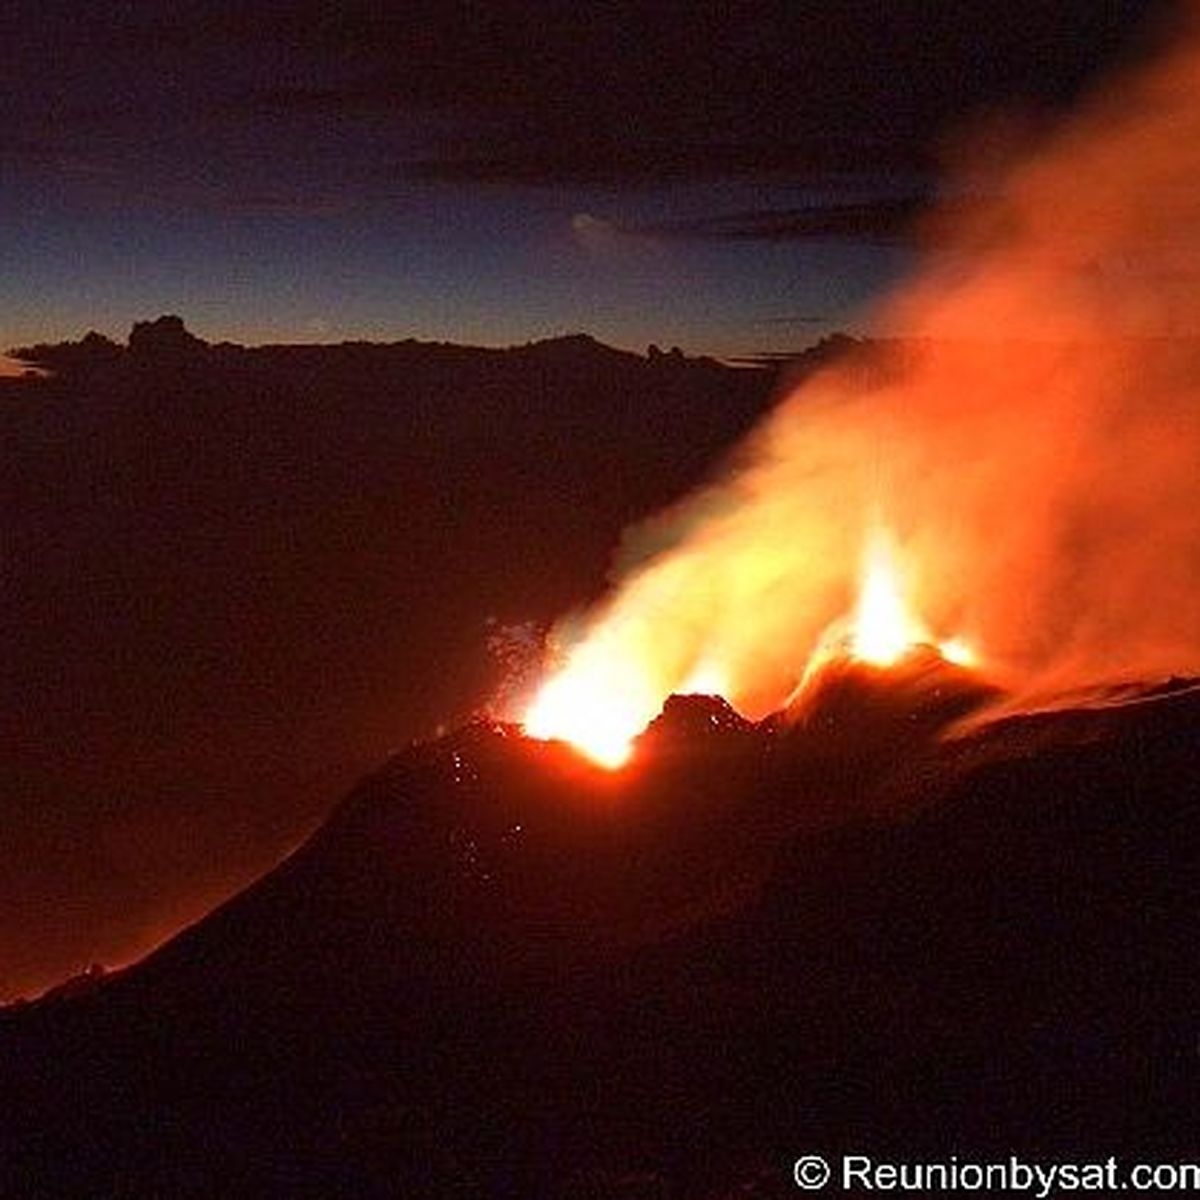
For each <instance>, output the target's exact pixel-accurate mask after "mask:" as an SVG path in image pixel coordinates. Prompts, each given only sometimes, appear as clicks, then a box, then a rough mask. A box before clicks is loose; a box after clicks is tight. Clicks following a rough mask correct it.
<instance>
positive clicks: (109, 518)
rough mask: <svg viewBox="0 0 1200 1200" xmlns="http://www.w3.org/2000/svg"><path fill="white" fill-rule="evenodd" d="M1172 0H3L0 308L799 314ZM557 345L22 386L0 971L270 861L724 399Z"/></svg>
mask: <svg viewBox="0 0 1200 1200" xmlns="http://www.w3.org/2000/svg"><path fill="white" fill-rule="evenodd" d="M1165 9H1166V6H1165V5H1163V4H1160V3H1149V2H1148V0H1141V2H1134V0H1122V2H1113V3H1105V4H1097V3H1096V2H1095V0H1069V2H1060V3H1051V2H1047V0H1011V2H1010V3H1007V4H1004V5H1000V4H993V3H986V4H983V3H981V4H966V3H949V2H940V3H902V2H899V0H893V2H887V3H874V4H870V3H853V2H838V3H832V2H827V3H822V4H808V3H800V2H793V3H781V4H768V3H724V4H720V5H709V4H678V5H677V4H666V3H658V4H615V3H608V4H605V5H595V6H587V5H581V4H579V3H571V4H561V5H559V4H541V5H535V4H523V5H514V4H489V5H473V6H461V5H451V4H445V3H439V4H436V5H428V4H406V5H405V4H394V3H393V4H382V3H378V2H376V3H360V2H357V0H345V2H342V3H313V2H311V0H301V2H299V3H291V4H269V3H257V4H255V3H246V2H244V0H242V2H236V3H218V2H216V0H192V2H190V3H185V2H182V0H176V2H170V0H167V2H162V3H145V4H140V3H134V2H129V3H122V4H117V3H109V2H105V0H95V2H91V3H79V0H72V2H70V3H66V2H64V0H38V2H37V3H27V2H26V0H14V2H10V3H7V4H5V5H3V6H0V47H3V70H2V71H0V92H2V95H3V101H2V106H0V113H2V114H3V120H2V121H0V230H2V239H0V349H3V348H9V347H13V346H18V345H26V344H29V343H33V342H53V341H58V340H60V339H64V338H78V337H80V336H81V335H82V334H83V333H84V332H85V331H87V330H89V329H95V330H98V331H100V332H102V333H104V334H106V335H108V336H110V337H113V338H115V339H118V340H124V339H125V337H126V336H127V334H128V332H129V329H130V326H131V325H132V324H133V322H135V321H138V320H144V319H147V318H152V317H155V316H157V315H158V314H160V313H178V314H180V315H181V316H182V317H183V318H184V319H185V320H186V322H187V324H188V326H189V328H191V329H192V330H194V331H195V332H196V333H197V334H199V335H201V336H202V337H204V338H206V339H208V340H209V341H219V340H224V339H229V340H233V341H238V342H241V343H244V344H247V345H255V344H259V343H263V342H338V341H342V340H345V339H371V340H376V341H392V340H399V339H404V338H409V337H415V338H419V339H441V340H447V341H453V342H459V343H467V344H474V345H493V346H506V345H513V344H518V343H524V342H527V341H530V340H533V339H539V338H544V337H549V336H553V335H558V334H563V333H567V332H573V331H584V332H586V333H588V334H591V335H594V336H595V337H596V338H599V339H600V340H601V341H604V342H607V343H609V344H612V345H615V346H618V347H622V348H626V349H632V350H635V351H637V352H638V353H641V352H644V351H645V349H646V347H647V346H648V345H649V344H650V343H656V344H658V345H659V346H661V347H663V348H664V349H665V348H667V347H669V346H674V345H677V346H679V347H681V348H682V349H684V350H685V351H687V352H689V353H697V354H700V353H703V354H713V355H717V356H738V355H747V354H755V353H763V352H772V351H784V350H789V349H795V348H798V347H802V346H804V345H807V344H810V343H813V342H815V341H817V340H818V339H819V338H821V337H822V336H824V335H826V334H829V333H832V332H835V331H839V330H851V331H854V330H857V329H860V328H862V323H863V322H864V321H865V320H866V313H867V311H868V307H869V301H870V300H871V298H872V297H874V296H877V295H878V294H879V293H880V291H881V289H882V288H884V287H886V285H887V284H888V283H889V282H891V281H893V280H895V279H897V278H898V277H900V276H901V275H902V274H903V273H904V272H905V271H906V269H908V268H909V267H911V266H912V264H913V262H914V258H915V254H916V250H915V248H914V246H913V245H912V243H911V241H910V240H909V238H908V236H907V231H908V229H909V225H910V222H911V219H912V217H913V214H914V212H915V211H916V209H918V208H919V207H920V206H921V205H923V204H925V203H927V202H928V201H929V200H930V199H931V198H932V197H933V196H934V195H935V194H936V193H937V190H938V183H937V180H938V179H939V163H940V162H941V161H942V160H943V159H944V157H945V156H946V155H947V154H948V153H952V151H951V150H949V149H948V148H952V147H954V146H955V145H956V144H961V142H962V140H963V139H964V138H969V134H970V131H971V130H972V129H976V128H979V127H980V124H981V123H985V124H989V125H990V124H992V123H994V122H995V121H997V120H998V118H999V116H1000V115H1003V114H1006V113H1007V114H1013V113H1015V114H1017V116H1018V117H1019V118H1020V120H1021V121H1022V122H1025V123H1029V122H1036V120H1037V119H1038V114H1044V113H1047V112H1054V111H1058V110H1061V109H1063V108H1064V107H1066V106H1067V105H1069V104H1070V102H1071V100H1072V98H1073V97H1075V96H1076V95H1078V94H1079V92H1080V91H1081V89H1083V88H1084V87H1085V86H1086V85H1087V84H1088V82H1089V81H1090V80H1092V79H1094V78H1095V77H1096V76H1097V75H1098V74H1100V73H1102V72H1104V71H1106V70H1109V69H1111V68H1112V67H1113V66H1114V64H1116V63H1118V62H1119V61H1120V60H1121V59H1122V58H1133V57H1136V56H1137V55H1138V54H1139V53H1140V52H1141V51H1142V50H1144V48H1145V46H1146V44H1147V42H1148V41H1150V40H1152V39H1153V37H1154V36H1155V31H1156V30H1157V29H1158V28H1159V20H1158V18H1159V17H1160V15H1161V14H1162V13H1163V12H1164V11H1165ZM577 349H578V348H576V350H577ZM576 350H572V349H571V348H570V347H567V349H566V350H565V351H563V353H564V354H566V355H567V356H568V358H567V359H565V360H563V361H564V362H565V366H564V368H563V369H564V372H565V373H564V374H563V375H562V379H563V380H566V381H567V382H565V383H563V385H562V387H561V388H560V389H559V390H556V391H555V392H554V393H553V394H552V395H551V394H549V393H548V392H547V393H546V394H544V395H539V396H538V397H537V398H536V401H537V403H536V404H534V403H526V400H527V399H529V398H528V397H524V396H521V395H511V394H509V393H506V392H504V388H505V387H509V386H511V385H509V384H500V383H495V381H494V380H493V381H492V384H489V386H493V384H494V388H495V390H494V392H492V393H489V394H488V396H486V397H483V398H482V400H481V399H480V398H479V397H476V396H475V395H473V394H472V391H471V386H470V379H471V378H474V377H468V376H464V379H465V380H466V382H465V383H464V384H463V386H462V387H461V389H460V390H461V392H462V396H461V400H459V401H456V402H455V403H454V404H451V405H449V406H448V407H442V408H438V407H436V405H435V404H434V402H433V401H431V400H428V397H429V396H434V397H435V399H436V398H437V397H439V396H440V395H441V392H438V390H437V387H434V386H433V385H432V384H430V385H429V388H430V389H432V390H427V392H420V391H419V389H417V391H415V392H413V394H419V396H423V397H425V400H422V401H421V403H426V401H428V405H429V409H428V413H424V414H423V413H421V412H416V411H415V410H412V411H410V410H405V416H404V419H403V420H400V419H398V417H397V412H398V410H397V409H396V408H395V407H394V406H393V399H394V397H393V396H392V395H390V394H383V393H382V392H380V393H379V394H377V393H376V390H375V385H374V382H373V378H372V376H371V372H370V370H368V369H367V368H365V367H364V368H362V369H361V370H360V369H359V368H357V367H353V364H352V368H353V369H351V370H350V375H351V376H352V378H351V379H350V382H347V381H346V379H347V377H345V376H342V377H339V378H338V380H336V381H335V382H334V383H330V382H329V379H328V378H326V380H325V385H324V388H325V390H324V391H321V390H320V388H319V387H318V386H317V385H316V384H314V385H313V389H308V388H307V384H304V385H303V386H302V385H301V384H297V383H296V380H295V379H291V381H290V382H289V383H288V384H287V386H286V387H284V386H282V385H277V382H272V381H271V380H270V379H267V378H266V377H265V376H247V377H246V378H245V379H244V380H243V381H242V382H243V383H244V385H245V386H244V390H240V391H239V390H236V389H234V391H232V392H231V391H230V390H229V386H230V385H229V380H228V379H223V380H215V381H208V380H205V379H203V378H199V379H189V380H187V381H186V383H180V382H179V381H178V380H176V381H175V382H174V383H172V382H170V381H169V380H168V381H167V382H164V381H163V380H158V379H153V378H150V377H149V376H147V377H144V378H142V382H141V383H140V384H139V385H138V389H135V390H136V394H132V393H131V394H130V395H126V394H124V393H123V392H121V391H120V389H119V388H118V389H115V390H114V389H113V388H109V389H108V390H107V391H102V392H101V393H97V394H96V395H92V394H90V393H88V392H87V390H86V389H83V390H82V391H72V390H71V389H70V388H67V389H66V390H65V391H55V390H53V387H52V386H51V387H50V388H49V390H46V391H44V392H39V391H38V390H37V387H38V386H39V385H29V386H28V387H25V388H24V390H23V391H22V390H21V389H20V388H18V387H17V385H13V389H12V390H11V391H5V397H6V399H5V404H6V408H5V409H4V411H3V412H2V413H0V453H2V454H3V458H2V459H0V639H3V642H2V644H3V652H4V658H5V666H4V668H3V669H2V670H0V686H2V688H3V691H2V693H0V717H2V720H0V833H2V835H3V843H2V845H0V913H2V914H3V921H0V1000H2V999H4V998H5V997H7V996H10V995H13V994H15V993H17V992H25V991H31V990H36V989H37V988H39V987H44V986H46V985H47V984H49V983H51V982H53V981H54V980H55V979H60V978H62V977H63V976H64V975H66V974H67V973H68V972H70V971H72V970H76V969H78V968H80V967H81V966H83V965H84V964H86V963H88V962H90V961H92V960H95V959H99V960H103V961H107V962H110V963H113V962H118V961H121V960H122V959H123V958H127V957H128V956H129V955H130V954H134V953H137V952H140V951H143V950H145V949H146V948H147V947H148V946H149V945H151V944H153V943H154V942H156V941H158V940H160V939H161V938H162V937H163V936H165V935H167V934H169V933H170V932H172V931H173V930H174V929H175V928H177V927H178V926H179V924H180V923H181V922H183V921H186V920H189V919H194V918H196V917H198V916H199V915H201V914H202V913H203V912H204V911H205V910H206V908H207V907H209V906H210V905H211V904H213V903H215V902H216V901H218V900H219V899H221V898H222V897H224V896H226V895H228V894H229V893H230V892H231V891H232V890H233V889H234V888H236V887H238V886H241V885H243V884H245V883H246V882H247V881H248V880H250V879H252V878H254V877H255V876H256V875H257V874H258V873H260V872H261V871H262V870H264V869H266V868H267V867H269V866H270V865H272V863H274V862H275V861H278V859H279V857H280V856H281V855H283V854H284V853H286V852H287V851H288V850H290V849H291V848H292V847H294V846H295V845H296V844H297V843H298V842H299V841H300V840H301V839H302V838H303V837H304V836H305V834H306V833H307V832H309V831H310V830H311V829H312V828H313V827H314V826H315V825H316V824H317V823H318V822H319V820H320V819H321V817H322V816H323V814H324V813H326V812H327V811H328V809H329V807H330V805H331V804H333V803H334V802H335V801H336V800H337V798H338V796H339V795H340V794H341V793H342V792H343V791H344V790H345V788H346V787H348V786H349V785H350V784H351V783H353V782H354V780H355V779H356V778H357V777H359V776H360V775H361V774H362V772H363V771H365V770H367V769H368V768H370V767H371V766H373V765H375V764H377V763H378V762H379V761H380V760H381V758H382V757H383V755H384V754H386V753H387V751H388V750H389V749H392V748H394V747H397V746H400V745H403V744H404V743H405V742H406V740H407V739H409V738H412V737H416V736H428V735H429V734H430V733H431V732H432V731H433V728H434V727H435V723H436V722H437V721H440V720H451V719H453V718H455V717H456V716H461V714H462V713H463V712H464V711H469V709H470V706H471V705H472V704H473V703H474V702H475V700H476V699H477V697H476V695H475V693H474V692H473V691H472V690H471V687H473V686H476V685H478V684H479V682H480V679H481V678H482V674H483V672H482V669H481V668H480V667H479V660H480V658H481V656H482V653H483V641H484V634H485V628H484V619H485V618H486V617H488V616H495V617H496V618H497V619H498V620H500V621H503V622H521V621H526V620H537V621H543V622H545V621H549V620H550V619H552V618H554V617H555V616H557V615H559V614H560V613H561V612H562V611H563V610H564V608H565V607H566V606H568V605H570V604H576V603H580V602H581V601H583V600H586V599H588V598H589V596H588V595H581V594H580V589H581V588H587V589H591V591H592V594H594V592H595V590H597V589H598V588H599V587H600V586H601V585H602V582H603V577H604V571H605V569H606V566H607V555H608V553H609V552H610V550H611V548H612V546H613V545H614V544H615V542H616V538H617V536H618V533H619V531H620V529H621V527H622V526H623V525H624V524H627V523H628V522H630V521H632V520H634V519H636V518H638V517H640V516H642V515H644V513H645V512H646V511H647V506H652V505H657V504H661V503H663V502H665V501H666V500H667V499H669V498H671V495H672V494H679V493H680V492H682V491H685V490H686V489H687V487H688V486H690V485H691V484H692V483H694V482H695V474H696V473H697V472H698V471H699V470H700V469H701V468H702V467H703V465H704V463H705V462H706V461H707V458H706V456H708V455H711V454H713V453H715V452H716V451H717V450H718V449H719V448H720V447H719V446H717V445H715V444H714V443H715V442H716V441H717V433H718V432H719V431H721V430H725V429H726V426H722V425H720V420H726V418H728V420H727V427H728V429H730V430H732V429H734V427H735V426H736V425H737V421H738V420H739V419H740V418H739V417H738V416H737V414H736V413H734V415H733V416H732V417H729V416H728V413H726V414H725V415H724V416H721V414H720V406H719V404H717V403H715V402H714V404H713V407H712V409H711V411H712V413H714V414H717V415H716V416H715V417H714V421H713V423H712V424H711V426H710V427H709V428H708V429H707V430H701V431H697V430H693V429H689V430H687V431H681V430H679V428H678V425H677V424H672V422H677V421H678V420H679V419H680V418H679V417H678V410H676V409H671V408H670V405H669V403H667V401H669V400H670V397H668V398H667V401H664V404H665V405H666V407H664V408H663V410H662V411H661V412H656V413H654V414H650V413H648V412H647V414H642V413H639V412H638V411H635V410H634V409H632V408H629V409H628V411H624V410H623V411H622V413H621V415H620V420H619V421H618V420H616V419H615V418H614V417H613V416H612V414H611V413H610V412H609V411H608V410H607V409H606V408H605V405H609V404H611V403H612V395H611V388H610V389H609V390H608V391H606V390H605V389H606V387H607V386H608V385H606V384H605V383H604V380H603V379H599V380H589V381H588V386H587V387H584V386H580V387H579V388H578V389H576V388H574V387H573V386H572V385H571V375H570V371H569V367H570V362H569V355H570V354H571V353H575V352H576ZM364 361H365V360H364ZM588 361H589V363H591V362H593V361H594V360H592V359H589V360H588ZM635 366H637V364H635ZM631 369H633V368H631V367H630V366H629V364H628V363H626V364H625V366H623V367H621V368H620V370H631ZM638 369H639V370H640V367H638ZM614 370H617V368H614ZM355 371H357V372H358V373H357V374H354V372H355ZM431 371H432V368H431ZM436 374H437V372H436V371H432V375H436ZM728 374H733V373H732V372H729V373H728ZM741 374H743V375H744V374H745V373H744V372H743V373H741ZM432 375H431V378H432ZM614 377H615V376H614ZM239 378H240V377H239ZM381 378H382V377H381ZM439 378H441V377H440V376H439ZM488 378H489V379H490V378H491V377H490V376H489V377H488ZM521 378H524V376H522V377H521ZM264 380H265V381H264ZM427 382H428V381H426V383H427ZM426 383H422V384H421V387H426ZM238 386H239V387H241V386H242V385H241V384H239V385H238ZM380 386H381V387H382V384H381V385H380ZM388 386H391V384H389V385H388ZM443 386H444V381H443V384H438V387H443ZM689 386H690V385H689ZM730 386H731V387H732V385H730ZM415 387H416V385H414V388H415ZM556 387H557V385H556ZM646 394H648V395H651V396H653V395H656V394H657V393H656V392H655V391H654V389H653V388H651V389H650V390H649V392H647V393H646ZM681 394H682V393H681ZM297 395H300V396H302V397H305V398H306V401H309V400H310V401H311V402H310V403H306V404H305V405H303V406H298V404H297V401H296V396H297ZM14 397H17V398H18V399H14ZM409 398H410V399H411V397H409ZM438 403H440V400H439V401H438ZM487 404H491V405H493V406H494V411H502V412H503V411H507V412H513V411H517V412H520V413H521V414H522V417H521V419H522V420H523V421H524V422H525V423H526V424H525V425H524V426H522V427H521V428H515V429H512V430H508V431H507V433H506V435H505V437H506V438H507V440H505V438H499V439H498V438H497V437H496V436H495V431H494V430H493V429H492V428H490V427H489V426H488V425H487V422H486V420H483V419H481V417H480V413H481V412H482V411H483V409H484V407H485V406H486V405H487ZM537 404H541V405H543V407H542V408H540V409H539V408H538V407H537ZM729 404H730V405H732V408H730V410H729V411H730V412H732V411H733V409H735V408H736V403H735V400H730V401H729ZM505 405H508V406H509V407H508V408H507V409H506V408H505V407H504V406H505ZM627 407H628V406H627ZM643 416H645V419H644V420H643V419H642V418H643ZM543 417H545V421H544V422H543V420H542V418H543ZM718 417H719V418H720V420H718V419H717V418H718ZM617 426H620V433H619V436H618V433H617V432H615V430H616V428H617ZM673 429H674V430H675V436H674V437H672V436H671V433H672V430H673ZM622 438H623V439H624V440H623V441H622V440H620V439H622ZM721 444H722V445H723V444H724V443H721ZM602 489H603V493H604V505H605V507H604V512H603V514H602V515H601V514H600V512H599V505H598V502H597V500H596V497H597V496H598V495H599V494H600V492H601V490H602ZM591 505H595V506H596V511H592V508H591V507H589V506H591Z"/></svg>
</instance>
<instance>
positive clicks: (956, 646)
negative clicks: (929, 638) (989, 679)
mask: <svg viewBox="0 0 1200 1200" xmlns="http://www.w3.org/2000/svg"><path fill="white" fill-rule="evenodd" d="M938 653H939V654H940V655H941V656H942V657H943V658H944V659H945V660H946V661H947V662H951V663H954V665H955V666H957V667H974V666H978V664H979V655H978V654H976V653H975V651H974V650H972V649H971V647H970V646H968V645H967V643H966V642H964V641H963V640H962V638H948V639H947V640H946V641H944V642H938Z"/></svg>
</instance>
